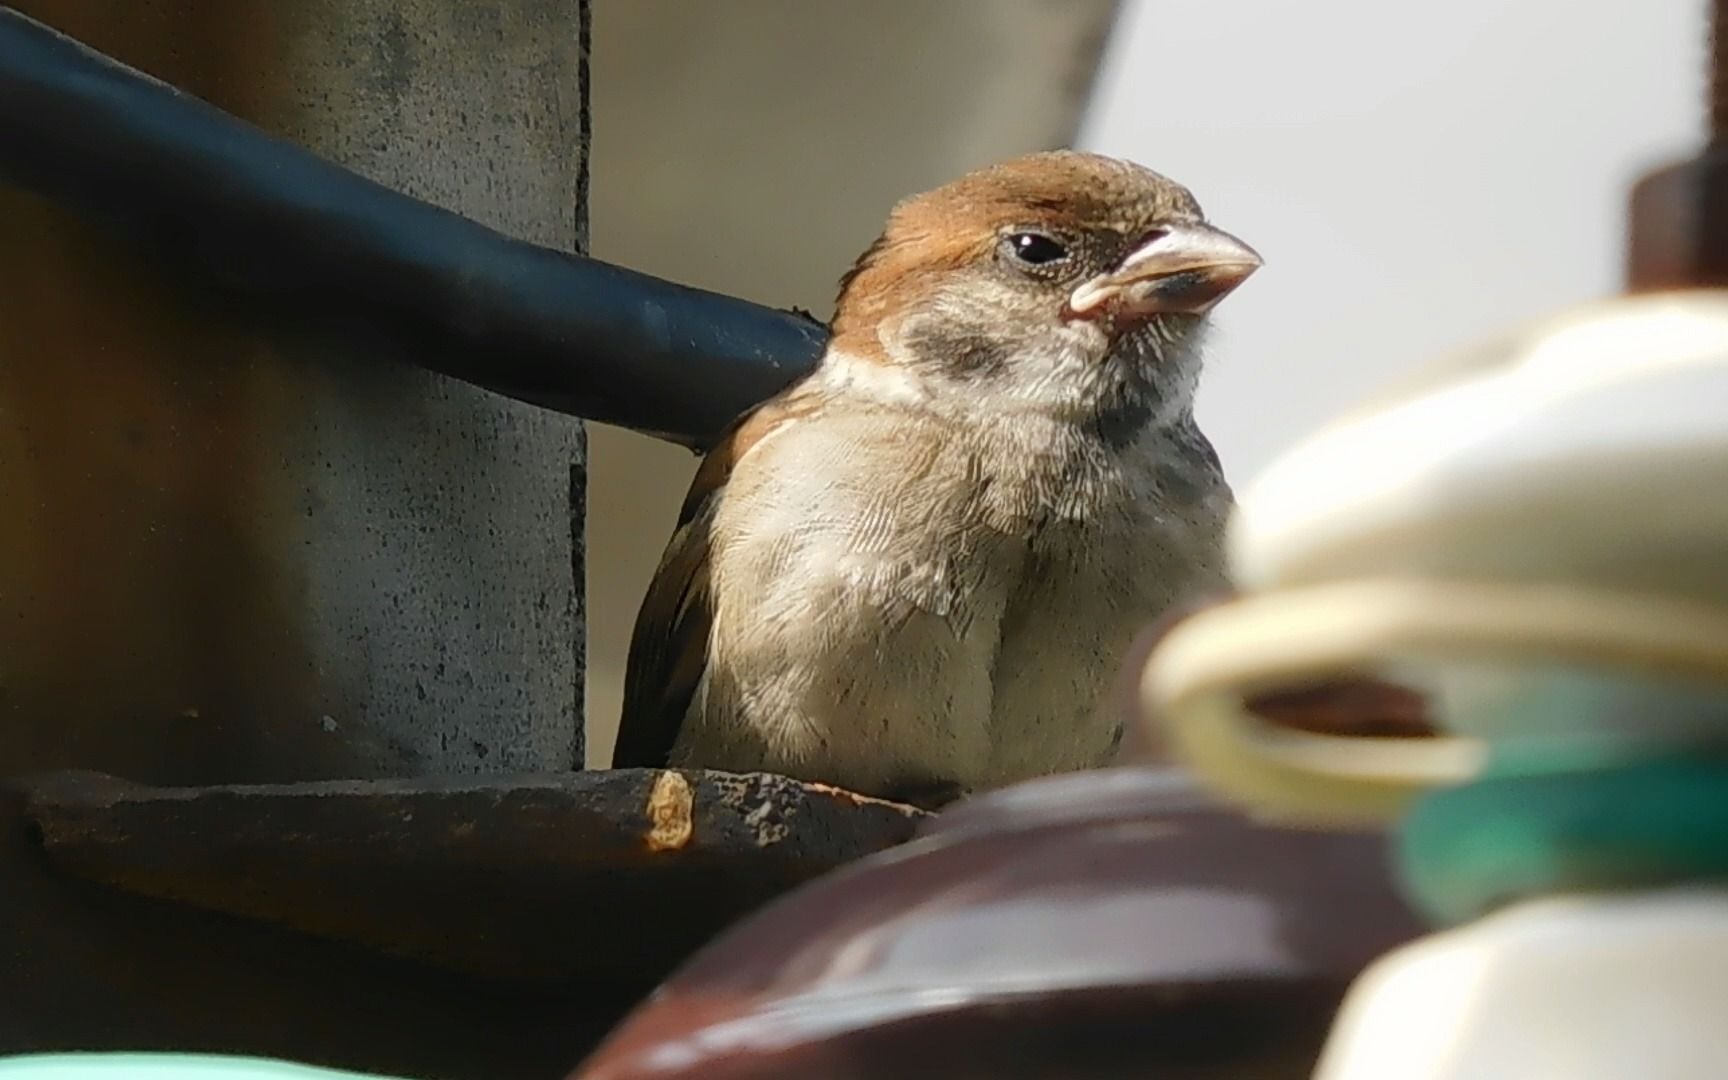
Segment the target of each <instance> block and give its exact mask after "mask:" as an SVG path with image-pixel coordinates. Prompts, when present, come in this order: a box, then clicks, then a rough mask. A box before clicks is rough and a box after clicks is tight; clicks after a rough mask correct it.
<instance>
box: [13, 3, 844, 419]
mask: <svg viewBox="0 0 1728 1080" xmlns="http://www.w3.org/2000/svg"><path fill="white" fill-rule="evenodd" d="M0 178H4V179H5V180H7V181H9V182H11V183H14V184H17V185H19V186H21V187H23V188H25V189H27V190H30V191H32V192H35V193H37V194H39V195H41V196H42V197H44V198H47V199H49V200H51V201H53V202H55V203H57V204H60V205H62V206H65V207H67V208H69V209H72V210H74V211H77V212H79V213H81V214H84V215H87V216H90V217H93V218H96V219H99V220H102V221H104V222H107V223H109V224H111V225H112V226H114V227H116V228H117V229H119V230H121V231H122V232H124V233H126V234H128V235H130V236H132V237H133V238H135V239H136V240H138V241H139V242H141V243H142V244H143V245H146V246H147V248H148V250H149V251H150V252H151V254H152V256H153V257H157V258H165V259H169V260H173V261H176V262H179V263H181V264H182V265H184V266H186V267H187V268H188V269H190V270H192V271H194V272H197V273H200V274H201V275H202V276H203V278H204V281H205V282H206V283H207V284H210V285H214V286H216V287H218V288H221V289H222V290H224V291H226V292H228V293H230V294H232V295H235V296H238V297H244V298H245V299H246V300H247V301H248V310H249V311H250V310H252V309H256V313H257V314H258V315H259V316H260V317H261V318H266V319H272V320H277V321H280V322H282V324H283V325H287V326H292V327H294V328H296V329H304V330H308V331H312V332H317V333H322V334H328V335H332V336H335V337H337V338H338V339H339V340H347V341H356V342H363V343H364V344H365V346H366V348H367V350H368V351H371V352H377V351H380V350H382V351H384V352H386V353H388V354H390V355H393V356H395V357H397V358H399V359H401V360H404V361H406V362H409V363H414V364H418V365H420V366H422V367H425V368H428V369H430V370H432V371H436V372H439V373H441V374H444V375H448V376H451V377H454V378H457V379H462V380H464V381H466V382H469V383H473V384H475V385H478V386H482V387H485V388H487V389H489V390H493V391H496V392H498V393H501V394H505V395H508V396H510V397H514V398H517V399H519V400H523V401H527V402H531V403H533V404H536V405H540V406H544V407H546V408H550V409H555V410H557V411H559V412H564V413H569V414H573V415H577V416H582V417H585V418H587V419H591V420H598V421H601V422H604V423H609V424H616V425H619V426H622V427H627V428H632V429H635V430H638V431H643V432H646V433H649V434H652V435H657V436H659V437H661V438H665V439H668V440H670V441H673V442H677V443H681V444H684V445H687V446H692V447H702V446H704V445H706V443H707V441H708V440H710V439H711V438H712V437H713V436H714V434H715V433H716V432H717V431H718V430H719V429H720V428H721V427H722V426H724V425H725V424H726V423H727V422H728V421H729V420H730V419H732V418H733V417H734V416H736V415H737V414H738V413H740V412H742V411H743V410H745V409H747V408H749V407H750V406H752V405H754V404H755V403H757V402H758V401H761V400H762V399H763V398H766V397H767V396H769V395H771V394H772V393H774V392H775V391H777V390H778V389H780V388H781V387H782V386H784V385H786V384H787V383H788V382H790V381H791V380H792V379H794V378H796V377H797V376H798V375H800V374H802V373H803V372H804V371H806V370H808V369H809V367H810V366H811V365H812V364H813V363H814V362H815V359H816V357H817V356H818V355H819V354H820V352H821V348H822V345H823V343H824V341H825V340H826V336H827V335H826V331H825V330H824V329H823V328H822V327H821V326H820V325H819V324H818V323H816V322H815V321H814V320H812V319H810V318H808V317H807V316H803V315H800V314H797V313H790V312H784V311H777V310H774V309H772V308H767V307H763V306H760V305H757V304H753V303H749V302H747V301H744V300H740V299H736V298H734V297H729V296H722V295H719V294H717V293H711V292H706V291H703V290H700V289H693V288H688V287H685V286H682V285H677V284H674V283H671V282H667V281H663V280H660V279H658V278H654V277H650V276H648V275H646V274H641V273H637V272H635V271H632V270H628V269H624V268H622V267H617V266H612V265H609V264H607V263H603V262H599V261H597V260H594V259H588V258H584V257H581V256H578V255H573V254H569V253H566V252H561V251H555V250H552V249H549V248H544V247H539V246H536V245H533V244H529V243H525V242H522V241H518V240H513V239H511V238H509V237H506V236H504V235H502V234H500V233H497V232H494V231H493V230H491V229H488V228H486V227H484V226H482V225H479V224H477V223H476V222H473V221H471V220H469V219H467V218H464V217H462V216H460V215H458V214H454V213H451V212H449V211H446V210H442V209H440V208H438V207H436V206H432V205H430V204H428V203H425V202H422V201H420V200H418V199H414V198H410V197H409V196H406V195H403V194H401V193H399V192H395V191H391V190H390V189H388V188H385V187H383V186H382V185H379V184H376V183H373V182H372V181H370V180H367V179H365V178H363V177H361V176H359V175H357V174H355V173H353V172H350V171H349V170H347V169H344V168H341V167H340V166H337V165H335V164H332V163H330V162H328V161H325V160H323V159H322V158H319V157H317V156H316V155H314V154H312V153H309V152H307V151H305V150H303V149H300V148H299V147H296V146H292V145H290V144H288V143H286V142H283V141H281V140H279V139H275V138H272V137H271V136H269V135H267V134H265V133H264V132H262V131H260V130H258V129H257V128H254V127H252V126H251V125H249V124H246V123H245V122H243V121H241V120H239V119H237V118H235V117H233V116H231V115H229V114H227V113H225V112H222V111H221V110H219V109H216V108H214V107H212V106H210V105H208V104H206V103H204V102H202V101H199V100H197V99H196V98H193V97H191V96H189V95H187V94H184V93H181V92H179V91H177V90H175V89H173V88H172V87H170V86H167V85H165V84H163V83H161V82H159V81H157V80H155V79H152V78H150V77H149V76H147V75H144V74H143V73H141V72H138V71H136V70H133V69H131V68H129V67H127V66H125V65H123V64H121V63H119V62H118V61H115V60H114V59H112V58H110V57H108V56H105V55H103V54H101V53H99V52H96V51H95V50H93V49H90V48H88V47H86V46H84V45H81V44H80V43H78V42H76V41H74V40H72V39H71V38H68V37H66V36H65V35H63V34H60V33H58V32H56V31H54V30H52V29H50V28H49V27H46V26H44V25H42V24H41V23H38V22H36V21H34V20H32V19H29V18H27V17H26V16H24V15H22V14H20V13H19V12H17V11H15V10H13V9H11V8H8V7H0ZM692 242H698V243H699V242H700V238H692Z"/></svg>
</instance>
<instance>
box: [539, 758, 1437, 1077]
mask: <svg viewBox="0 0 1728 1080" xmlns="http://www.w3.org/2000/svg"><path fill="white" fill-rule="evenodd" d="M689 902H690V903H700V902H701V898H700V897H694V896H693V897H690V898H689ZM1421 930H1422V928H1421V926H1420V924H1419V923H1418V922H1417V920H1416V917H1415V916H1414V915H1413V914H1412V913H1411V912H1410V911H1409V910H1408V909H1407V908H1406V907H1405V905H1404V903H1403V902H1402V900H1401V899H1400V898H1399V897H1398V895H1397V894H1396V893H1395V892H1394V891H1393V888H1392V885H1391V881H1390V878H1389V875H1388V873H1387V871H1386V869H1385V859H1384V845H1383V842H1382V840H1381V839H1380V838H1379V837H1378V836H1371V835H1348V834H1334V833H1319V832H1307V831H1297V830H1292V829H1285V828H1272V827H1268V826H1264V825H1259V824H1256V823H1254V822H1251V821H1249V820H1246V819H1244V818H1242V817H1240V816H1238V815H1236V814H1235V813H1233V812H1231V811H1229V810H1227V809H1225V808H1223V807H1221V806H1219V805H1218V804H1216V803H1214V802H1212V801H1211V800H1209V799H1208V798H1207V797H1205V796H1204V795H1203V794H1201V793H1200V792H1199V791H1198V790H1197V789H1196V787H1195V786H1194V785H1193V784H1192V782H1191V781H1189V780H1187V779H1185V778H1183V777H1182V776H1181V775H1180V774H1178V773H1175V772H1173V771H1170V770H1166V769H1153V768H1122V769H1111V770H1105V771H1099V772H1091V773H1081V774H1075V775H1070V776H1064V777H1057V778H1051V779H1047V780H1040V781H1035V782H1032V783H1028V784H1024V785H1021V786H1018V787H1015V788H1011V789H1008V790H1006V791H1003V792H999V793H996V794H994V795H990V796H985V797H981V798H978V799H974V800H971V801H968V802H966V803H963V804H960V805H959V806H956V807H955V808H953V809H952V810H950V811H949V812H947V813H946V814H943V815H942V816H940V817H938V818H936V819H934V820H933V821H932V822H931V823H930V824H929V825H928V826H927V827H926V828H925V830H924V832H923V834H922V835H921V837H920V838H919V839H917V840H915V841H913V842H912V843H910V844H908V845H906V846H904V847H901V848H898V849H896V850H893V851H889V852H885V853H883V854H881V855H878V856H875V857H872V858H869V859H865V860H863V861H861V862H859V863H856V864H854V865H852V866H850V867H847V868H845V869H842V870H839V871H837V872H835V873H832V874H829V875H827V876H825V877H823V878H821V879H819V880H817V881H815V882H813V883H811V884H810V885H807V886H805V887H803V888H801V889H799V890H798V891H796V892H794V893H792V894H790V895H788V896H787V897H785V898H784V899H782V900H780V901H778V902H776V903H775V904H773V905H771V906H770V907H768V908H767V909H765V910H763V911H762V912H760V913H759V914H758V915H756V916H755V917H753V918H750V919H748V920H746V921H745V922H743V923H741V924H739V925H738V926H736V927H734V928H733V929H732V930H730V931H728V932H727V933H726V934H725V935H724V936H722V937H721V938H720V939H719V940H717V941H716V942H715V943H714V944H712V945H711V946H710V947H708V948H707V949H705V950H703V951H702V952H700V953H698V954H697V955H696V957H695V958H694V959H693V960H692V961H691V962H689V963H688V964H686V965H685V966H684V967H683V969H682V970H680V971H679V972H678V973H677V974H676V975H674V976H673V978H672V979H671V980H669V981H668V982H667V983H666V984H665V985H664V986H662V987H661V989H660V990H658V991H657V992H656V993H655V995H654V996H653V997H652V998H650V999H649V1000H648V1001H647V1002H646V1003H645V1004H643V1005H642V1006H641V1007H640V1008H638V1009H637V1010H636V1012H635V1013H634V1014H632V1015H631V1016H630V1017H629V1018H627V1019H626V1020H625V1022H624V1023H623V1024H622V1025H621V1026H620V1027H619V1028H618V1029H617V1030H616V1031H615V1032H613V1034H612V1035H611V1036H610V1037H609V1038H608V1039H607V1040H606V1041H605V1042H604V1043H603V1044H602V1045H601V1047H600V1049H599V1050H598V1051H597V1052H596V1053H595V1055H594V1056H593V1057H592V1058H591V1059H590V1060H589V1061H588V1062H587V1063H585V1064H584V1065H583V1066H582V1067H581V1068H580V1069H579V1070H577V1072H576V1073H575V1074H573V1078H572V1080H637V1078H645V1077H656V1078H660V1080H682V1078H685V1077H692V1078H693V1077H698V1076H699V1077H702V1078H704V1080H742V1078H746V1077H748V1078H757V1077H812V1078H814V1077H820V1078H824V1080H862V1078H867V1077H868V1078H872V1080H873V1078H877V1077H882V1078H887V1077H894V1078H903V1077H914V1078H916V1077H944V1078H947V1080H970V1078H980V1080H981V1078H984V1077H991V1078H996V1080H1019V1078H1025V1080H1032V1078H1039V1080H1044V1078H1051V1080H1054V1078H1057V1077H1061V1078H1064V1080H1080V1078H1088V1080H1091V1078H1118V1077H1120V1078H1127V1077H1136V1078H1146V1077H1160V1078H1166V1077H1169V1078H1199V1077H1206V1078H1224V1077H1253V1078H1255V1080H1276V1078H1282V1077H1290V1078H1297V1077H1307V1076H1308V1075H1309V1074H1310V1072H1311V1070H1312V1068H1313V1065H1314V1061H1315V1059H1316V1057H1317V1056H1318V1053H1319V1048H1320V1045H1321V1042H1322V1041H1323V1039H1324V1037H1325V1034H1326V1029H1327V1027H1328V1025H1329V1023H1330V1021H1331V1017H1332V1013H1333V1011H1334V1009H1335V1008H1336V1006H1337V1004H1338V1001H1339V1000H1340V998H1341V996H1342V993H1343V991H1344V989H1345V987H1346V986H1347V985H1348V984H1349V982H1350V981H1351V980H1352V979H1353V978H1354V977H1355V976H1356V974H1357V973H1358V972H1359V971H1360V970H1361V969H1362V967H1363V966H1364V965H1365V964H1367V963H1368V962H1369V961H1371V960H1373V959H1374V958H1375V957H1377V956H1379V955H1380V954H1382V953H1384V952H1386V951H1387V950H1388V949H1391V948H1393V947H1395V946H1397V945H1399V944H1402V943H1403V942H1405V941H1408V940H1410V939H1411V938H1412V937H1414V936H1416V935H1417V934H1418V933H1420V932H1421Z"/></svg>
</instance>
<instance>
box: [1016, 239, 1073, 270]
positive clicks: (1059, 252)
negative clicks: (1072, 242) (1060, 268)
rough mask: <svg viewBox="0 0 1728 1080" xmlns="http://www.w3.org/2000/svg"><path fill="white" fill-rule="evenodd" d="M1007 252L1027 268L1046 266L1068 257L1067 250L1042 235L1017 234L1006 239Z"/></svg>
mask: <svg viewBox="0 0 1728 1080" xmlns="http://www.w3.org/2000/svg"><path fill="white" fill-rule="evenodd" d="M1008 250H1009V252H1011V253H1012V254H1013V256H1014V257H1015V258H1016V259H1018V260H1019V261H1021V262H1023V263H1026V264H1027V265H1028V266H1046V265H1048V264H1050V263H1054V262H1061V261H1062V260H1063V259H1066V258H1067V257H1068V249H1067V248H1065V247H1063V246H1062V245H1061V243H1059V242H1058V241H1056V240H1053V239H1051V238H1050V237H1048V236H1045V235H1044V234H1043V233H1035V232H1017V233H1014V234H1012V235H1010V236H1009V237H1008Z"/></svg>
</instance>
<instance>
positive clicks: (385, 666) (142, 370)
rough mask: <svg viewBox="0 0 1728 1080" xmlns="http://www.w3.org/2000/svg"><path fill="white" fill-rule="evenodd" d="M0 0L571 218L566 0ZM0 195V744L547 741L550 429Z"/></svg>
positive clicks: (581, 188)
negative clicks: (218, 294)
mask: <svg viewBox="0 0 1728 1080" xmlns="http://www.w3.org/2000/svg"><path fill="white" fill-rule="evenodd" d="M15 6H17V7H18V8H19V9H20V10H22V11H24V12H25V13H26V14H29V15H31V16H33V17H36V18H38V19H41V20H42V21H44V22H46V23H48V24H50V25H52V26H55V27H56V28H58V29H61V30H63V31H65V32H67V33H70V34H72V35H73V36H75V37H78V38H80V39H82V40H85V41H87V42H89V43H90V44H92V45H94V46H95V47H97V48H99V49H102V50H104V51H106V52H109V53H111V54H113V55H115V56H117V57H119V58H120V59H122V60H124V61H126V62H128V63H130V64H133V65H135V66H137V67H139V68H142V69H143V70H145V71H147V72H150V73H151V74H153V75H156V76H158V77H161V78H163V79H164V80H166V81H168V82H171V83H173V84H175V85H178V86H180V87H182V88H184V89H186V90H188V91H189V92H191V93H193V94H196V95H198V96H200V97H202V98H205V99H206V100H209V101H211V102H213V103H214V104H216V105H218V106H220V107H222V108H225V109H228V110H230V111H232V112H235V113H237V114H239V115H241V116H243V117H245V118H247V119H249V120H251V121H253V122H255V123H257V124H259V125H260V126H262V127H264V128H266V129H268V130H270V131H273V132H276V133H278V134H281V135H284V136H286V137H288V138H290V139H292V140H294V141H296V142H299V143H301V144H303V145H305V146H308V147H309V148H311V149H313V150H315V151H317V152H318V153H321V154H323V155H325V156H327V157H330V158H332V159H334V160H336V161H339V162H341V163H343V164H345V165H348V166H350V167H352V168H354V169H356V170H358V171H360V172H362V173H364V174H366V175H368V176H370V177H372V178H373V179H375V180H378V181H380V182H382V183H384V184H387V185H389V186H391V187H395V188H398V189H400V190H403V191H406V192H409V193H411V194H414V195H418V196H421V197H423V198H427V199H429V200H431V201H433V202H436V203H439V204H441V205H443V206H446V207H449V208H451V209H453V210H456V211H458V212H461V213H463V214H467V215H469V216H471V217H474V218H476V219H478V220H480V221H482V222H484V223H486V224H489V225H492V226H494V227H496V228H499V229H502V230H504V231H506V232H509V233H512V234H515V235H518V236H521V237H523V238H526V239H530V240H534V241H537V242H540V243H544V244H549V245H553V246H558V247H563V248H568V249H580V248H581V247H582V246H583V245H584V244H585V240H586V237H585V229H584V224H585V223H584V221H583V214H582V207H583V206H584V204H585V197H586V183H585V177H586V175H587V174H586V141H587V140H586V136H587V131H586V123H585V117H586V112H585V107H586V102H585V101H584V99H583V92H584V90H585V86H584V82H585V79H584V77H583V72H584V71H585V64H584V60H585V58H584V56H583V47H584V41H585V24H586V7H587V3H586V0H499V2H493V3H487V4H452V3H447V2H444V0H296V2H295V3H292V4H281V3H277V2H275V0H158V2H153V3H149V4H143V3H138V2H136V0H24V2H22V3H17V4H16V5H15ZM0 223H4V227H3V231H4V234H5V236H6V241H5V243H4V244H0V772H4V773H20V772H26V771H33V770H39V769H50V768H92V769H101V770H104V771H109V772H114V773H117V774H120V775H122V776H126V777H130V778H134V779H139V780H146V781H151V782H156V783H186V784H190V783H215V782H229V781H262V780H273V781H291V780H305V779H317V778H330V777H378V776H397V775H427V774H456V773H482V772H494V771H509V770H558V769H566V768H569V767H571V766H572V765H573V764H579V763H580V761H581V756H582V728H581V715H582V712H581V703H582V667H581V656H582V649H583V641H582V627H583V622H582V615H583V611H582V607H583V605H582V591H581V590H582V579H583V569H582V523H583V492H584V487H585V483H584V477H585V474H584V467H585V447H584V437H583V431H582V428H581V425H580V424H579V423H578V422H576V421H574V420H571V419H569V418H566V417H561V416H556V415H553V414H549V413H544V412H541V411H538V410H535V409H533V408H530V407H528V406H524V405H520V404H517V403H514V402H510V401H507V400H504V399H502V398H499V397H496V396H493V395H490V394H487V393H485V392H483V391H480V390H476V389H473V388H471V387H468V386H464V385H459V384H455V383H451V382H447V381H445V380H442V379H440V378H438V377H436V376H432V375H429V374H426V373H423V372H420V371H416V370H411V369H408V368H406V367H403V366H399V365H393V364H385V363H382V362H378V361H376V360H374V359H373V358H369V357H368V356H367V354H366V351H365V344H364V343H355V345H354V347H353V348H350V349H346V350H343V351H340V352H335V351H331V350H328V349H315V348H312V347H310V346H308V345H306V344H305V343H304V342H303V341H299V340H297V338H296V335H295V333H294V331H295V328H294V327H274V328H269V329H268V330H265V329H264V328H260V327H257V326H254V325H249V324H246V323H244V322H243V321H242V320H240V319H239V318H238V317H237V316H236V315H235V314H234V313H231V312H229V311H226V310H224V309H223V308H222V306H221V305H220V304H219V303H218V302H216V301H214V300H212V299H211V298H210V297H209V296H207V295H205V294H201V293H198V292H196V291H194V290H191V289H186V288H184V287H182V286H181V285H179V284H178V283H177V282H176V281H175V280H165V279H164V278H165V275H162V274H158V273H157V272H155V270H154V267H153V260H152V253H151V252H148V251H142V252H141V251H138V250H137V249H135V248H130V247H124V246H121V245H120V244H118V243H115V242H113V241H111V240H110V238H108V237H106V236H104V235H102V234H101V233H100V232H99V231H98V230H96V229H94V228H92V227H90V226H87V225H85V224H84V223H82V222H80V221H77V220H75V219H73V218H71V217H68V216H66V215H64V214H62V213H59V212H57V211H54V210H52V209H50V208H49V207H47V206H46V205H45V204H43V203H41V202H40V201H38V200H35V199H32V198H29V197H27V196H24V195H21V194H18V193H16V192H12V191H7V190H5V189H0ZM183 235H184V239H185V243H187V244H189V245H195V244H197V243H198V242H199V227H198V223H197V222H196V221H188V222H185V223H184V227H183ZM259 257H261V258H265V257H268V253H267V252H260V253H259Z"/></svg>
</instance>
